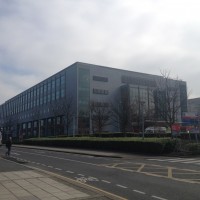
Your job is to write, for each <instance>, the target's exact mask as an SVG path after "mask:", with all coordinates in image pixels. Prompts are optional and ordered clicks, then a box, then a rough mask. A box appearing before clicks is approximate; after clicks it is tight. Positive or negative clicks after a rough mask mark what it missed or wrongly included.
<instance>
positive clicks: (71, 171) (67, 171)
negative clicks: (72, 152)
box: [66, 171, 74, 174]
mask: <svg viewBox="0 0 200 200" xmlns="http://www.w3.org/2000/svg"><path fill="white" fill-rule="evenodd" d="M66 172H67V173H70V174H73V173H74V172H72V171H66Z"/></svg>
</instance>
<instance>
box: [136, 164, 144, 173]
mask: <svg viewBox="0 0 200 200" xmlns="http://www.w3.org/2000/svg"><path fill="white" fill-rule="evenodd" d="M144 166H145V164H142V165H141V166H140V167H139V169H138V170H137V172H141V171H142V169H143V168H144Z"/></svg>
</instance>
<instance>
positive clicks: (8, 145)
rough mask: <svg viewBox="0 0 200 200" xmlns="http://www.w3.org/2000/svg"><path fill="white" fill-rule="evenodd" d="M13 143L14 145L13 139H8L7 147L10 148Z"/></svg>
mask: <svg viewBox="0 0 200 200" xmlns="http://www.w3.org/2000/svg"><path fill="white" fill-rule="evenodd" d="M11 145H12V141H11V140H10V139H8V140H7V141H6V147H7V148H10V147H11Z"/></svg>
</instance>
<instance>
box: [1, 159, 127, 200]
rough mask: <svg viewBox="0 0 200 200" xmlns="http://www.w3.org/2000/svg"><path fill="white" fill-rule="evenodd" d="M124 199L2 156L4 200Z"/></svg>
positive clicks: (2, 194)
mask: <svg viewBox="0 0 200 200" xmlns="http://www.w3.org/2000/svg"><path fill="white" fill-rule="evenodd" d="M67 199H73V200H80V199H81V200H86V199H91V200H109V199H116V200H117V199H118V200H120V199H123V198H120V197H118V196H115V195H114V194H110V193H107V192H105V191H102V190H99V189H97V188H94V187H91V186H89V185H86V184H82V183H79V182H77V181H75V180H72V179H68V178H67V177H62V176H61V175H56V174H53V173H51V172H48V171H44V170H41V169H36V168H31V167H28V166H25V165H22V164H19V163H18V161H17V160H16V159H15V158H12V157H5V156H3V155H1V156H0V200H67Z"/></svg>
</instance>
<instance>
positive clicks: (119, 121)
mask: <svg viewBox="0 0 200 200" xmlns="http://www.w3.org/2000/svg"><path fill="white" fill-rule="evenodd" d="M115 99H116V101H115V102H113V103H111V120H112V121H113V124H114V125H115V126H116V127H117V128H119V129H120V131H121V132H123V133H126V132H127V131H128V130H129V129H130V126H131V121H132V120H131V113H132V110H133V108H132V106H131V105H130V102H129V98H128V97H126V96H124V98H115Z"/></svg>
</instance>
